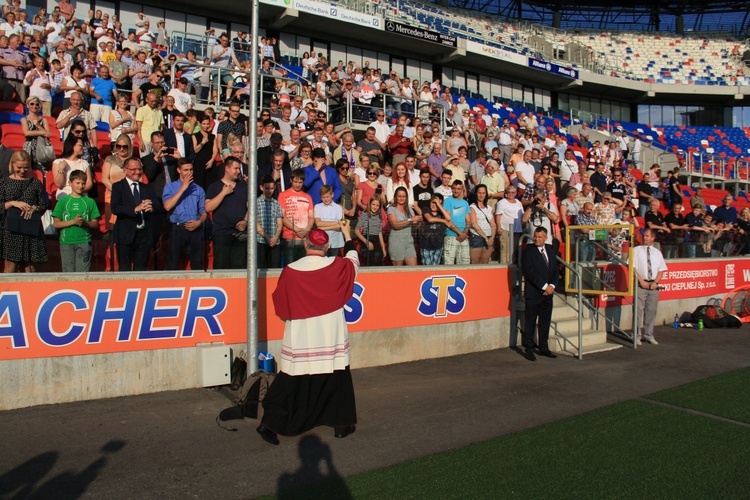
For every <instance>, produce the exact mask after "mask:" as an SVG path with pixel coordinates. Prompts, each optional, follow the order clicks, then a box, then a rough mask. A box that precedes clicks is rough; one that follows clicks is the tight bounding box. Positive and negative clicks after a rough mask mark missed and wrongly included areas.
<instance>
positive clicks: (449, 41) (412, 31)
mask: <svg viewBox="0 0 750 500" xmlns="http://www.w3.org/2000/svg"><path fill="white" fill-rule="evenodd" d="M385 30H386V31H387V32H389V33H396V34H399V35H405V36H409V37H412V38H418V39H420V40H424V41H426V42H433V43H438V44H440V45H445V46H446V47H454V48H455V47H457V46H458V41H457V39H456V37H455V36H451V35H443V34H442V33H438V32H437V31H430V30H426V29H424V28H415V27H414V26H407V25H406V24H401V23H397V22H395V21H386V22H385Z"/></svg>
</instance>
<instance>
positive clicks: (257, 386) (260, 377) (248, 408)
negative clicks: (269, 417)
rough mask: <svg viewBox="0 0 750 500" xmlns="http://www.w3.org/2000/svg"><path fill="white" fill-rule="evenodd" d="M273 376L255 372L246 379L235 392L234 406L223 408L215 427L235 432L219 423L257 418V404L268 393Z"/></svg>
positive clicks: (233, 429)
mask: <svg viewBox="0 0 750 500" xmlns="http://www.w3.org/2000/svg"><path fill="white" fill-rule="evenodd" d="M273 377H274V376H273V375H270V374H268V373H266V372H262V371H257V372H255V373H253V374H252V375H250V376H249V377H247V379H246V380H245V382H244V383H243V384H242V387H240V390H239V391H238V392H237V397H236V398H235V400H234V406H230V407H229V408H225V409H224V410H222V411H221V413H219V416H218V417H216V425H218V426H219V427H221V428H222V429H224V430H227V431H232V432H235V431H237V429H236V428H234V427H225V426H223V425H221V422H226V421H227V420H241V419H243V418H258V404H259V403H260V402H261V401H263V398H265V397H266V392H268V387H269V386H270V385H271V383H272V382H273Z"/></svg>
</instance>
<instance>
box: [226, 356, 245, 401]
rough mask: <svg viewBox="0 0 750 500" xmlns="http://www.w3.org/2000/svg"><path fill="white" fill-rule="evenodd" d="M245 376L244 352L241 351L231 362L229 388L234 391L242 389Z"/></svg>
mask: <svg viewBox="0 0 750 500" xmlns="http://www.w3.org/2000/svg"><path fill="white" fill-rule="evenodd" d="M246 374H247V360H246V359H245V351H242V352H241V353H240V355H239V356H237V357H236V358H234V361H233V362H232V382H231V385H230V388H231V389H232V390H233V391H236V390H237V389H239V388H240V387H242V384H243V382H245V375H246Z"/></svg>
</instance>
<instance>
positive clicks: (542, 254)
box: [522, 227, 559, 361]
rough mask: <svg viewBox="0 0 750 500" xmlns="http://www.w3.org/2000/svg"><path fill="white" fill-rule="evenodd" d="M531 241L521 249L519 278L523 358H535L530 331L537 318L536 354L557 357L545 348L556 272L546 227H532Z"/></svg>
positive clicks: (556, 276)
mask: <svg viewBox="0 0 750 500" xmlns="http://www.w3.org/2000/svg"><path fill="white" fill-rule="evenodd" d="M533 238H534V244H533V245H527V246H526V248H525V249H524V251H523V257H522V265H523V277H524V279H525V281H526V286H525V287H524V298H525V300H526V324H525V326H524V330H523V347H524V349H525V350H526V353H525V357H526V359H528V360H529V361H536V356H534V330H535V329H536V326H537V318H538V319H539V340H538V345H539V355H541V356H546V357H548V358H556V357H557V356H556V355H555V354H553V353H552V351H550V350H549V326H550V321H551V319H552V297H554V295H555V288H557V286H558V284H559V272H558V269H557V261H556V259H555V253H554V251H553V249H552V245H547V244H545V242H546V241H547V229H545V228H544V227H538V228H536V230H534V236H533Z"/></svg>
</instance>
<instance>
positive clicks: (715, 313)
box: [692, 305, 742, 328]
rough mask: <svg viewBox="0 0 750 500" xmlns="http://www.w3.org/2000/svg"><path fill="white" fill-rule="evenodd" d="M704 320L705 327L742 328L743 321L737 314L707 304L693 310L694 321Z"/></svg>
mask: <svg viewBox="0 0 750 500" xmlns="http://www.w3.org/2000/svg"><path fill="white" fill-rule="evenodd" d="M699 320H703V328H740V327H741V326H742V322H741V321H740V319H739V318H738V317H737V316H733V315H731V314H729V313H727V312H726V311H725V310H724V309H722V308H721V307H719V306H713V305H705V306H700V307H698V309H696V310H695V311H693V315H692V322H693V323H698V321H699Z"/></svg>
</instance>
